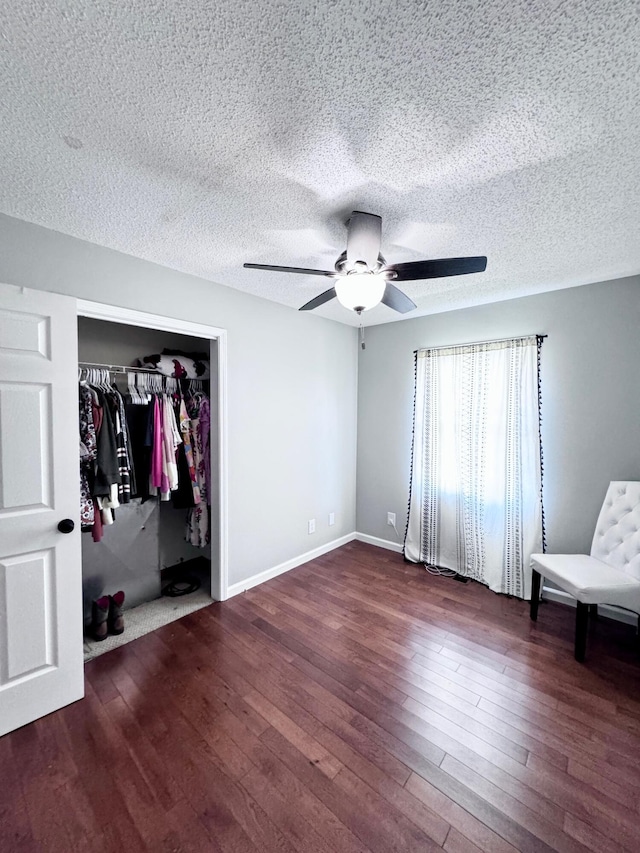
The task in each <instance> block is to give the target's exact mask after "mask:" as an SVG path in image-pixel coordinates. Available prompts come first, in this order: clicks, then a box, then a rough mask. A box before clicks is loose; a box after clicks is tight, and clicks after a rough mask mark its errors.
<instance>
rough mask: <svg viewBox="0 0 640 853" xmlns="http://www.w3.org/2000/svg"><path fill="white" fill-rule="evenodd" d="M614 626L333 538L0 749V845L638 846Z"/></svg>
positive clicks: (631, 673)
mask: <svg viewBox="0 0 640 853" xmlns="http://www.w3.org/2000/svg"><path fill="white" fill-rule="evenodd" d="M633 634H634V632H633V628H631V627H630V626H626V625H620V624H619V623H614V622H611V621H610V620H606V619H600V620H598V622H597V624H596V625H595V626H593V629H592V631H591V634H590V637H589V645H588V650H587V662H586V664H583V665H580V664H577V663H576V662H575V661H574V660H573V612H572V611H571V610H568V609H567V608H565V607H563V606H562V605H559V604H543V605H541V607H540V613H539V618H538V622H537V624H533V623H531V622H530V620H529V618H528V606H527V604H525V603H524V602H521V601H517V600H514V599H508V598H506V597H504V596H498V595H494V594H493V593H491V592H490V591H489V590H487V589H486V588H484V587H482V586H480V585H478V584H475V583H468V584H462V583H458V582H455V581H452V580H448V579H442V578H434V577H432V576H430V575H428V574H427V573H426V572H425V571H424V569H422V568H420V567H418V566H413V565H410V564H405V563H404V562H403V560H402V557H401V556H400V555H397V554H394V553H391V552H387V551H382V550H380V549H377V548H374V547H372V546H369V545H364V544H362V543H352V544H351V545H346V546H344V547H343V548H340V549H339V550H336V551H333V552H331V553H330V554H327V555H326V556H324V557H322V558H320V559H317V560H315V561H313V562H311V563H307V564H306V565H305V566H302V567H300V568H298V569H295V570H293V571H291V572H289V573H288V574H286V575H282V576H281V577H279V578H276V579H274V580H272V581H269V582H268V583H266V584H263V585H262V586H260V587H256V588H255V589H253V590H251V591H249V592H247V593H245V594H243V595H241V596H237V597H236V598H233V599H231V600H230V601H228V602H225V603H223V604H213V605H211V606H210V607H207V608H205V609H203V610H200V611H198V612H196V613H194V614H192V615H190V616H187V617H185V618H184V619H181V620H179V621H178V622H174V623H172V624H170V625H167V626H165V627H164V628H161V629H160V630H158V631H156V632H155V633H153V634H149V635H147V636H146V637H142V638H141V639H138V640H135V641H133V642H131V643H130V644H128V645H127V646H124V647H122V648H120V649H116V650H115V651H113V652H109V653H108V654H106V655H104V656H102V657H100V658H98V659H96V660H94V661H92V662H91V663H89V664H88V665H87V667H86V678H87V689H86V698H85V699H84V700H83V701H81V702H78V703H76V704H74V705H72V706H69V707H68V708H65V709H63V710H61V711H59V712H57V713H55V714H51V715H50V716H49V717H46V718H44V719H42V720H39V721H38V722H36V723H34V724H32V725H29V726H26V727H24V728H23V729H20V730H19V731H16V732H14V733H12V734H10V735H7V736H6V737H4V738H1V739H0V779H1V782H0V850H2V851H3V853H13V851H46V853H49V851H56V853H57V851H60V853H70V852H71V851H87V852H88V851H92V853H98V851H99V852H100V853H111V851H114V853H116V851H117V853H121V851H127V852H129V851H154V853H156V851H167V853H168V851H181V853H182V851H184V853H187V851H214V853H217V851H225V853H226V852H227V851H228V853H245V851H246V853H249V851H251V853H255V851H259V853H270V851H278V853H295V851H299V853H315V851H318V853H367V851H372V853H390V851H420V853H428V851H434V850H445V851H447V853H477V851H479V850H484V851H490V853H513V851H516V850H519V851H528V853H534V851H535V852H536V853H541V852H542V851H552V850H554V851H562V853H578V851H594V853H614V851H615V853H619V852H620V851H622V853H625V851H627V853H636V851H638V850H639V849H640V664H639V663H638V660H637V658H636V656H635V652H634V636H633Z"/></svg>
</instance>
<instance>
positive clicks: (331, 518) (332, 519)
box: [329, 512, 336, 527]
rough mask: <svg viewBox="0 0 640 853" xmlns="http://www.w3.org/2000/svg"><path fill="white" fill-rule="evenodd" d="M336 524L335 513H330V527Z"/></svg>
mask: <svg viewBox="0 0 640 853" xmlns="http://www.w3.org/2000/svg"><path fill="white" fill-rule="evenodd" d="M335 523H336V514H335V512H330V513H329V527H331V525H333V524H335Z"/></svg>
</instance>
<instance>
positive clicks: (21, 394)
mask: <svg viewBox="0 0 640 853" xmlns="http://www.w3.org/2000/svg"><path fill="white" fill-rule="evenodd" d="M50 391H51V388H50V387H49V386H48V385H42V384H40V383H38V382H33V383H29V382H4V381H0V473H1V475H2V482H1V483H0V513H9V512H11V511H13V512H15V511H17V510H27V509H42V508H44V507H49V508H50V507H51V503H52V494H51V485H52V471H51V465H52V462H53V460H52V456H51V432H52V411H51V393H50ZM20 448H23V449H24V448H30V451H29V452H28V453H24V452H23V453H20V452H16V449H18V450H19V449H20Z"/></svg>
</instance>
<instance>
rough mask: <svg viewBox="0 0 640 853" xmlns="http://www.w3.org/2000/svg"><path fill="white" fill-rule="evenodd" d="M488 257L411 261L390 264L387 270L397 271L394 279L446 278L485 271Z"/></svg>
mask: <svg viewBox="0 0 640 853" xmlns="http://www.w3.org/2000/svg"><path fill="white" fill-rule="evenodd" d="M486 268H487V259H486V258H485V257H484V255H482V256H480V257H475V258H440V259H438V260H433V261H409V263H406V264H390V265H389V266H387V267H386V270H391V271H392V272H395V273H396V276H395V278H394V279H393V280H394V281H419V280H420V279H424V278H445V277H447V276H450V275H468V274H469V273H472V272H484V271H485V270H486Z"/></svg>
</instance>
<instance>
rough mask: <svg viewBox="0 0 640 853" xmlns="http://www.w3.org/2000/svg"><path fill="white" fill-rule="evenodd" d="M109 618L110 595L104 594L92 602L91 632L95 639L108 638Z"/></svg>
mask: <svg viewBox="0 0 640 853" xmlns="http://www.w3.org/2000/svg"><path fill="white" fill-rule="evenodd" d="M108 618H109V596H108V595H103V596H102V597H101V598H97V599H96V600H95V601H93V602H92V603H91V627H90V628H89V633H90V634H91V636H92V637H93V639H94V640H98V641H100V640H106V639H107V620H108Z"/></svg>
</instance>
